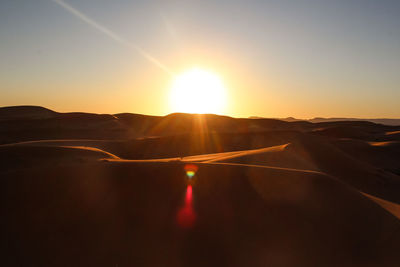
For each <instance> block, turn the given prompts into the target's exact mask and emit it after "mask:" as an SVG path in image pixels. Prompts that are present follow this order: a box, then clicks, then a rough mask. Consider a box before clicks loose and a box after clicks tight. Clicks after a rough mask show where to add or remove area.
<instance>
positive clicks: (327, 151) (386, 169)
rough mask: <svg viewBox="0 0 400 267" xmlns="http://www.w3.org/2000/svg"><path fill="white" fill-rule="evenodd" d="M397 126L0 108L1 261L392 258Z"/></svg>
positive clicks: (399, 225)
mask: <svg viewBox="0 0 400 267" xmlns="http://www.w3.org/2000/svg"><path fill="white" fill-rule="evenodd" d="M398 133H399V127H395V126H384V125H379V124H374V123H371V122H365V121H364V122H357V121H345V122H321V123H310V122H284V121H279V120H272V119H234V118H229V117H223V116H216V115H204V116H203V115H189V114H171V115H168V116H165V117H154V116H144V115H138V114H116V115H107V114H104V115H99V114H86V113H57V112H53V111H51V110H48V109H43V108H40V107H11V108H0V143H1V144H2V145H0V176H1V179H0V196H1V197H2V205H0V212H1V215H2V220H1V222H2V227H0V236H1V237H2V238H1V239H0V242H1V245H2V247H3V248H4V249H3V250H2V254H1V256H2V265H4V266H32V265H34V266H399V262H400V254H399V253H398V251H399V249H400V220H399V219H398V218H399V216H400V213H399V203H400V194H399V192H400V177H399V174H400V162H399V159H400V146H399V141H400V138H399V134H398Z"/></svg>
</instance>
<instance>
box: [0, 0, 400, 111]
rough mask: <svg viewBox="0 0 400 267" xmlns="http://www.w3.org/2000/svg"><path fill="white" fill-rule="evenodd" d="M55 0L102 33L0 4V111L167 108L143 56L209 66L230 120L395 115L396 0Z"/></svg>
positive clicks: (398, 102) (24, 6)
mask: <svg viewBox="0 0 400 267" xmlns="http://www.w3.org/2000/svg"><path fill="white" fill-rule="evenodd" d="M64 1H65V2H66V3H67V4H69V5H71V6H72V7H74V8H75V9H77V10H79V11H80V12H81V13H82V14H84V15H85V16H86V17H87V18H90V19H91V20H93V21H95V22H97V23H98V25H100V26H102V27H105V28H106V30H104V29H103V31H102V29H99V28H96V26H94V25H90V23H88V22H87V21H86V22H85V21H83V20H81V19H79V18H78V17H77V16H74V15H73V14H71V12H68V11H67V10H66V9H65V8H63V7H61V6H60V5H59V4H57V3H55V2H54V1H51V0H34V1H32V0H0V106H9V105H22V104H31V105H41V106H45V107H48V108H51V109H54V110H56V111H61V112H64V111H86V112H96V113H119V112H132V113H144V114H155V115H164V114H168V113H171V112H173V110H171V108H170V106H169V103H168V94H169V91H170V86H171V83H172V78H171V76H170V74H168V73H167V72H165V71H164V70H163V69H162V68H160V67H159V66H158V65H157V64H154V61H151V60H149V56H151V57H152V59H156V60H157V61H158V62H160V63H161V64H163V65H164V66H166V68H168V69H169V70H170V71H172V72H173V73H180V72H183V71H185V70H186V69H189V68H191V67H193V66H198V67H200V68H205V69H209V70H212V71H213V72H215V73H217V74H218V75H219V76H220V77H221V79H222V80H223V82H224V83H225V85H226V87H227V88H228V90H229V93H228V94H229V100H228V101H229V102H228V103H229V104H228V107H227V110H226V111H225V114H227V115H231V116H236V117H247V116H263V117H287V116H294V117H298V118H311V117H316V116H322V117H360V118H367V117H368V118H376V117H392V118H400V15H399V14H400V1H398V0H392V1H389V0H335V1H328V0H325V1H324V0H320V1H316V0H292V1H287V0H263V1H253V0H246V1H236V0H221V1H209V0H187V1H169V0H159V1H149V0H143V1H133V0H112V1H111V0H64ZM107 30H108V31H109V32H105V31H107ZM137 48H141V49H143V50H144V51H145V53H148V54H146V55H145V56H143V54H141V52H140V51H138V49H137ZM142 52H143V51H142ZM146 56H147V58H146Z"/></svg>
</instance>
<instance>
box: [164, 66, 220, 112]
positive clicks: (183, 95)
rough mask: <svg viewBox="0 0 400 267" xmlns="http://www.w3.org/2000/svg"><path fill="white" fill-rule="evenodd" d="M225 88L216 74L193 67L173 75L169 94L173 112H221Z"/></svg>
mask: <svg viewBox="0 0 400 267" xmlns="http://www.w3.org/2000/svg"><path fill="white" fill-rule="evenodd" d="M226 91H227V90H226V88H225V86H224V84H223V82H222V80H221V79H220V78H219V77H218V75H216V74H214V73H213V72H210V71H206V70H203V69H199V68H193V69H190V70H187V71H185V72H183V73H182V74H180V75H178V76H176V77H175V79H174V81H173V83H172V88H171V94H170V105H171V109H172V110H173V111H174V112H185V113H214V114H221V113H223V112H224V110H225V105H226Z"/></svg>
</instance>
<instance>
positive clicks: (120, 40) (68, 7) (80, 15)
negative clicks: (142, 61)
mask: <svg viewBox="0 0 400 267" xmlns="http://www.w3.org/2000/svg"><path fill="white" fill-rule="evenodd" d="M51 1H53V2H54V3H56V4H58V5H59V6H61V7H63V8H64V9H65V10H67V11H68V12H70V13H71V14H73V15H74V16H76V17H77V18H79V19H80V20H82V21H83V22H86V23H87V24H89V25H90V26H92V27H93V28H95V29H96V30H98V31H100V32H102V33H103V34H105V35H107V36H108V37H110V38H111V39H113V40H114V41H117V42H118V43H120V44H122V45H125V46H127V47H130V48H132V49H134V50H136V51H137V52H138V53H139V54H140V55H142V56H143V57H144V58H146V59H147V60H148V61H150V62H151V63H153V64H154V65H156V66H157V67H159V68H160V69H162V70H164V71H165V72H167V73H168V74H170V75H173V76H174V74H173V73H172V72H171V71H170V70H169V69H168V68H167V67H166V66H165V65H164V64H162V63H161V62H160V61H159V60H158V59H156V58H155V57H153V56H151V55H150V54H149V53H148V52H147V51H145V50H144V49H143V48H141V47H140V46H137V45H135V44H133V43H131V42H129V41H128V40H126V39H124V38H122V37H121V36H119V35H118V34H116V33H114V32H113V31H111V30H109V29H108V28H106V27H104V26H103V25H101V24H100V23H98V22H97V21H95V20H93V19H91V18H90V17H88V16H87V15H85V14H84V13H82V12H81V11H79V10H77V9H76V8H74V7H72V6H71V5H69V4H67V3H66V2H64V1H63V0H51Z"/></svg>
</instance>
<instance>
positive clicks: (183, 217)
mask: <svg viewBox="0 0 400 267" xmlns="http://www.w3.org/2000/svg"><path fill="white" fill-rule="evenodd" d="M176 221H177V223H178V225H179V226H180V227H182V228H191V227H193V225H194V223H195V221H196V213H195V212H194V210H193V192H192V186H191V185H188V186H187V188H186V195H185V205H184V206H183V207H182V208H181V209H180V210H179V211H178V214H177V215H176Z"/></svg>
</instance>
